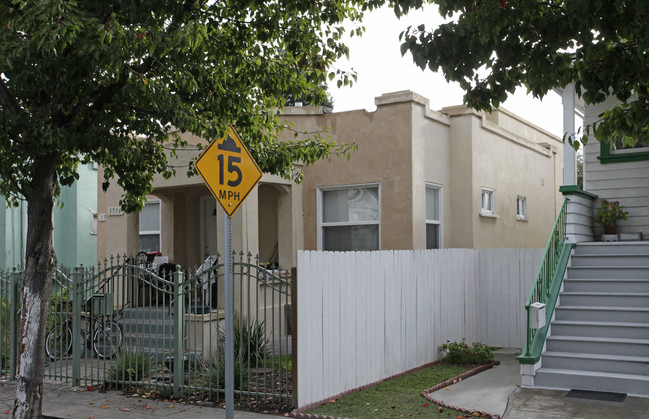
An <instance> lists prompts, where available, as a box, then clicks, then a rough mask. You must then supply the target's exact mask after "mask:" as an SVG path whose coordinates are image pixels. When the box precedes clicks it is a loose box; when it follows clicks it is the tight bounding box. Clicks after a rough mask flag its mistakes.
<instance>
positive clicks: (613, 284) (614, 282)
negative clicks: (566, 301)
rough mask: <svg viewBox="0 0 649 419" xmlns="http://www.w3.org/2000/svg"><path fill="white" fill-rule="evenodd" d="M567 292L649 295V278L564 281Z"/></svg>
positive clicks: (572, 279) (573, 279)
mask: <svg viewBox="0 0 649 419" xmlns="http://www.w3.org/2000/svg"><path fill="white" fill-rule="evenodd" d="M563 290H564V291H565V292H609V293H613V292H622V293H633V294H645V293H649V277H647V278H639V279H606V278H602V279H596V278H572V277H568V278H566V279H565V280H564V281H563Z"/></svg>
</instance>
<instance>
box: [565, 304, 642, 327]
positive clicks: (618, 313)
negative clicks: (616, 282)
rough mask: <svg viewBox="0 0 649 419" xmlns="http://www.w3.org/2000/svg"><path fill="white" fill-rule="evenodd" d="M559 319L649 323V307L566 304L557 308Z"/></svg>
mask: <svg viewBox="0 0 649 419" xmlns="http://www.w3.org/2000/svg"><path fill="white" fill-rule="evenodd" d="M555 314H556V319H557V320H584V321H586V320H591V321H609V322H622V323H647V324H649V307H597V306H564V305H560V306H558V307H557V308H556V309H555Z"/></svg>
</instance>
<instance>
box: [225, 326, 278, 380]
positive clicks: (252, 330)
mask: <svg viewBox="0 0 649 419" xmlns="http://www.w3.org/2000/svg"><path fill="white" fill-rule="evenodd" d="M265 332H266V327H265V326H264V322H263V321H262V322H259V321H257V320H256V319H255V320H250V319H246V318H245V317H244V318H243V319H242V320H239V318H238V316H237V317H235V319H234V330H233V335H234V357H235V359H237V360H241V362H243V363H249V365H250V366H251V367H256V366H258V365H261V364H262V363H263V361H264V359H265V358H266V357H267V356H268V352H269V351H268V340H267V339H266V336H265ZM219 340H220V341H221V342H225V331H224V330H223V329H220V330H219Z"/></svg>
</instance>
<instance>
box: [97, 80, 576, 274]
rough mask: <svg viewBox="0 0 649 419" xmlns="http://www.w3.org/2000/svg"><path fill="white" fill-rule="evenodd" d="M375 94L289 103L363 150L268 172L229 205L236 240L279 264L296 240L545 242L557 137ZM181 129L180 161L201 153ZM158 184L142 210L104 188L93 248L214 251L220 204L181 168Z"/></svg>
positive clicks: (334, 246)
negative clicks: (355, 103)
mask: <svg viewBox="0 0 649 419" xmlns="http://www.w3.org/2000/svg"><path fill="white" fill-rule="evenodd" d="M376 105H377V108H376V111H374V112H366V111H363V110H357V111H349V112H340V113H325V112H324V110H323V108H321V107H289V108H286V109H285V110H284V112H283V115H282V116H283V119H285V120H286V121H290V122H292V123H294V124H295V129H296V130H298V131H304V132H312V131H317V130H324V129H330V135H331V137H332V139H334V140H336V141H337V142H339V143H349V142H352V141H354V142H356V144H357V145H358V150H356V151H355V152H354V153H353V154H352V157H351V159H349V160H347V159H346V158H342V157H341V158H335V157H334V158H332V159H331V160H330V161H321V162H318V163H316V164H315V165H313V166H307V167H303V168H301V169H302V170H303V171H304V182H303V183H302V184H300V185H296V184H294V183H292V182H290V181H287V180H284V179H280V178H278V177H277V176H271V175H266V174H265V175H264V176H263V177H262V179H261V181H260V183H259V186H258V187H256V188H255V190H253V191H252V192H251V193H250V195H249V196H248V198H247V199H246V201H245V203H244V204H243V205H242V207H241V208H240V209H239V210H238V212H237V213H236V214H235V216H234V217H233V249H237V250H239V249H241V250H244V251H246V252H247V251H249V252H251V253H253V254H259V256H260V260H261V261H262V262H264V261H268V262H275V263H277V264H278V265H279V266H280V267H282V268H288V267H291V266H295V263H296V260H295V258H296V251H297V250H299V249H307V250H316V249H323V250H373V249H384V250H386V249H425V248H435V247H469V248H497V247H500V248H503V247H544V246H545V244H546V241H547V232H548V231H550V230H551V229H552V226H553V224H554V221H555V219H556V216H557V211H558V208H559V207H560V206H561V200H562V197H561V195H560V193H559V192H558V190H559V186H560V184H561V183H560V182H561V173H562V161H563V154H562V142H561V139H560V138H557V137H555V136H553V135H551V134H549V133H548V132H545V131H544V130H542V129H541V128H539V127H536V126H534V125H532V124H530V123H529V122H527V121H524V120H522V119H521V118H519V117H517V116H516V115H514V114H512V113H511V112H509V111H506V110H504V109H499V110H495V111H494V112H492V113H484V112H476V111H473V110H470V109H467V108H466V107H464V106H458V107H448V108H444V109H442V110H441V111H433V110H431V109H430V107H429V105H428V100H427V99H425V98H424V97H422V96H420V95H418V94H416V93H413V92H410V91H403V92H396V93H389V94H384V95H382V96H380V97H377V98H376ZM287 135H288V134H287ZM184 137H185V139H187V140H188V142H189V144H190V147H188V149H187V150H185V151H183V152H181V153H179V154H180V161H179V162H176V163H174V164H175V165H176V166H181V165H183V164H184V163H185V162H187V161H189V158H191V157H192V156H195V154H196V153H197V151H196V150H195V149H191V144H195V143H196V142H198V141H200V139H199V138H196V137H192V136H191V135H189V134H184ZM179 172H182V171H179ZM98 177H99V179H102V176H101V173H100V174H99V176H98ZM154 187H155V190H154V192H153V195H152V196H151V199H150V200H149V203H150V205H147V208H146V209H145V211H144V212H143V213H142V214H139V215H138V214H123V213H121V211H119V209H118V201H119V198H120V197H121V192H122V191H120V190H119V188H118V187H117V186H112V185H111V187H110V188H109V189H108V191H107V192H103V191H101V188H99V199H98V204H99V221H100V222H99V227H98V237H99V240H98V242H99V243H98V256H99V258H101V259H103V258H104V257H107V256H110V255H112V254H118V253H119V254H122V253H124V252H126V253H130V254H134V253H136V252H137V251H138V250H140V248H144V249H148V250H150V249H153V248H155V247H156V246H157V250H160V252H161V253H162V254H163V255H165V256H167V257H168V258H169V261H170V262H173V263H177V264H180V265H183V266H189V265H193V264H198V263H200V262H201V261H202V260H203V259H204V258H205V257H206V256H207V255H210V254H214V253H215V252H217V251H222V249H223V233H222V232H223V228H222V227H223V222H224V221H223V215H222V214H223V213H222V211H221V209H220V208H218V206H217V204H216V203H215V201H214V199H213V198H212V196H211V195H210V193H209V191H208V189H207V188H206V187H205V186H204V184H203V182H202V179H201V178H200V177H193V178H187V177H185V176H183V174H182V173H179V175H178V176H177V177H175V178H172V179H168V180H165V179H162V178H158V179H156V180H155V183H154ZM145 245H146V246H145ZM147 246H148V247H147Z"/></svg>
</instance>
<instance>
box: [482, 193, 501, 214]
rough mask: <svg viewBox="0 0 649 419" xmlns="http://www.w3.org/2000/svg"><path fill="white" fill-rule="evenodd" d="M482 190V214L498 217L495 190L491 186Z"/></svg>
mask: <svg viewBox="0 0 649 419" xmlns="http://www.w3.org/2000/svg"><path fill="white" fill-rule="evenodd" d="M480 190H481V195H482V196H481V199H482V206H481V208H480V215H482V216H485V217H497V216H496V202H495V192H494V190H493V189H489V188H481V189H480Z"/></svg>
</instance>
